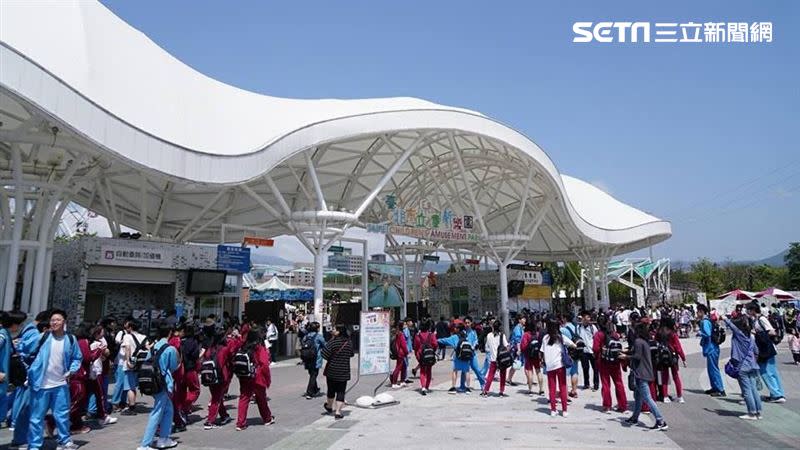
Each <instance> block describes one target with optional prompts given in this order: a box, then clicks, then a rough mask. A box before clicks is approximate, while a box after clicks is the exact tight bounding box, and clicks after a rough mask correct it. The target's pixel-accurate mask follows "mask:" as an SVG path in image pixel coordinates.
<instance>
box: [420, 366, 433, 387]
mask: <svg viewBox="0 0 800 450" xmlns="http://www.w3.org/2000/svg"><path fill="white" fill-rule="evenodd" d="M432 371H433V366H426V365H424V364H420V366H419V387H421V388H425V389H430V388H431V380H432V379H433V376H432V374H431V372H432Z"/></svg>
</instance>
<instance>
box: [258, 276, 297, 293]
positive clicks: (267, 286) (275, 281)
mask: <svg viewBox="0 0 800 450" xmlns="http://www.w3.org/2000/svg"><path fill="white" fill-rule="evenodd" d="M253 289H255V290H257V291H271V290H274V291H285V290H288V289H293V288H292V286H290V285H289V284H288V283H284V282H283V281H281V280H280V279H279V278H278V277H272V278H270V279H269V280H267V281H265V282H264V283H261V284H259V285H258V286H256V287H254V288H253Z"/></svg>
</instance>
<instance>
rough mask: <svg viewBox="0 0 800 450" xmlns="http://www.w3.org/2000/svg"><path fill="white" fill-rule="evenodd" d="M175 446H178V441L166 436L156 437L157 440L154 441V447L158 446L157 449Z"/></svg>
mask: <svg viewBox="0 0 800 450" xmlns="http://www.w3.org/2000/svg"><path fill="white" fill-rule="evenodd" d="M177 446H178V442H177V441H175V440H172V439H170V438H168V437H166V438H158V440H157V441H156V448H159V449H164V448H173V447H177Z"/></svg>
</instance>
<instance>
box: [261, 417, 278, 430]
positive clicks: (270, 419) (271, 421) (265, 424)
mask: <svg viewBox="0 0 800 450" xmlns="http://www.w3.org/2000/svg"><path fill="white" fill-rule="evenodd" d="M276 419H277V417H275V416H272V417H270V418H269V420H267V421H266V422H264V426H265V427H268V426H270V425H272V424H274V423H275V420H276Z"/></svg>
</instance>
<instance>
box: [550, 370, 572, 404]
mask: <svg viewBox="0 0 800 450" xmlns="http://www.w3.org/2000/svg"><path fill="white" fill-rule="evenodd" d="M556 384H558V389H556ZM568 389H569V388H568V387H567V369H565V368H564V367H560V368H558V369H555V370H550V371H548V372H547V390H548V392H549V393H550V411H555V410H556V390H558V393H559V396H560V397H561V410H562V411H566V410H567V390H568Z"/></svg>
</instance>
